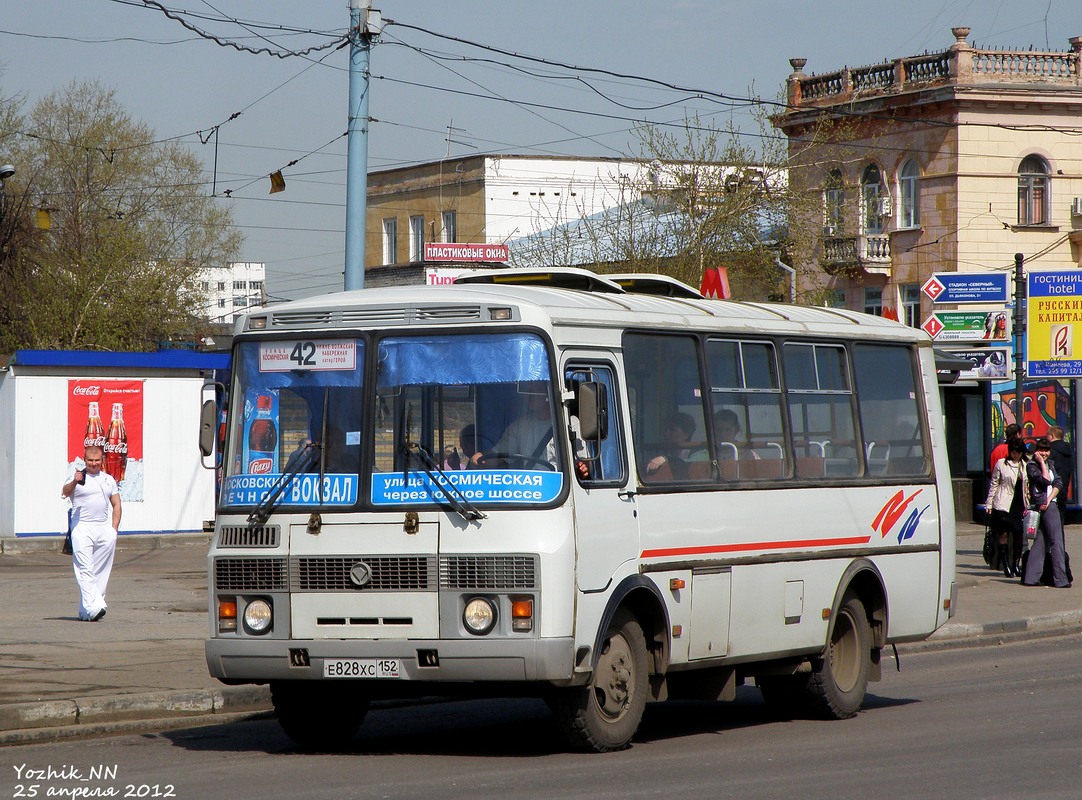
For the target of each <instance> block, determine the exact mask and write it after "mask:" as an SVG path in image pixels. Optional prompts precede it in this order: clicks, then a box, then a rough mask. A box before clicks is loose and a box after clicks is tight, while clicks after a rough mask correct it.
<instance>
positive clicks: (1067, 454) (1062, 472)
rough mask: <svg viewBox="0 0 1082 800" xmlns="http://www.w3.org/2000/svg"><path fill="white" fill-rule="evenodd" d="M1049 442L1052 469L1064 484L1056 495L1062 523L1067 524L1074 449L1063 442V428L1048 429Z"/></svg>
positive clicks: (1056, 426)
mask: <svg viewBox="0 0 1082 800" xmlns="http://www.w3.org/2000/svg"><path fill="white" fill-rule="evenodd" d="M1048 440H1049V441H1050V442H1051V443H1052V467H1053V469H1055V470H1056V474H1057V475H1059V479H1060V481H1062V482H1063V489H1062V490H1060V493H1059V494H1057V495H1056V506H1057V508H1059V518H1060V522H1062V523H1064V524H1066V521H1067V519H1066V514H1067V495H1068V493H1069V491H1070V488H1071V482H1072V480H1073V479H1074V448H1073V447H1071V446H1070V445H1069V444H1067V442H1065V441H1063V428H1061V427H1060V426H1059V425H1053V426H1052V427H1051V428H1049V429H1048Z"/></svg>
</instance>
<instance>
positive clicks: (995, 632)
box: [904, 610, 1082, 651]
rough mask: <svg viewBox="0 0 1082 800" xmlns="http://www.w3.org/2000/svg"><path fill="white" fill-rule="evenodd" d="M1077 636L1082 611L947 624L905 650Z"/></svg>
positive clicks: (937, 648)
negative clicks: (996, 620)
mask: <svg viewBox="0 0 1082 800" xmlns="http://www.w3.org/2000/svg"><path fill="white" fill-rule="evenodd" d="M1074 633H1082V610H1079V611H1064V612H1061V613H1058V614H1046V615H1042V616H1036V617H1025V618H1022V619H1013V620H1004V621H1002V622H985V623H953V622H948V623H947V624H946V625H944V626H943V627H942V628H940V629H939V630H938V631H936V632H935V633H933V634H932V635H931V636H929V637H928V638H927V639H925V640H924V641H923V642H913V643H911V644H906V645H904V649H905V650H909V651H918V650H947V649H950V648H957V647H979V646H982V645H987V644H989V643H990V641H1001V642H1009V641H1016V640H1022V639H1036V638H1040V637H1044V636H1068V635H1070V634H1074Z"/></svg>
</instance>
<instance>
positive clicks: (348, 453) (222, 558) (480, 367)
mask: <svg viewBox="0 0 1082 800" xmlns="http://www.w3.org/2000/svg"><path fill="white" fill-rule="evenodd" d="M232 364H233V366H232V383H231V386H230V387H229V398H230V402H229V409H228V418H227V423H226V433H225V435H224V440H225V441H224V447H223V475H222V487H221V497H220V503H219V508H218V514H217V520H216V524H215V536H214V541H213V544H212V548H211V551H210V554H209V584H210V591H209V596H210V603H209V605H210V607H209V612H210V637H209V638H208V640H207V642H206V656H207V663H208V665H209V669H210V672H211V674H212V675H214V676H215V677H216V678H218V679H220V680H221V681H223V682H225V683H228V684H243V683H261V684H262V683H269V685H270V690H271V694H272V697H273V701H274V706H275V709H276V711H277V715H278V718H279V721H280V723H281V725H282V727H283V728H284V730H285V732H286V733H287V734H288V735H289V736H290V737H291V738H292V739H294V740H295V741H296V742H297V743H299V744H300V745H302V746H314V747H328V746H335V745H341V744H343V743H344V742H347V741H348V740H349V739H350V738H351V737H352V736H353V735H354V734H355V733H356V731H357V730H358V728H359V726H360V724H361V722H362V720H363V718H364V715H365V712H366V710H367V708H368V704H369V702H370V701H371V700H372V699H377V698H378V699H382V698H392V697H399V696H406V695H413V696H416V695H440V696H452V695H458V694H467V695H474V696H480V695H487V696H492V695H497V696H510V695H523V694H531V695H539V696H543V697H544V698H545V699H546V700H547V702H548V703H549V705H550V707H551V708H552V709H553V711H554V712H555V714H556V715H557V718H558V720H559V721H560V727H561V729H562V730H564V731H565V732H566V735H567V737H568V739H569V740H570V742H571V744H572V745H574V746H576V747H579V748H582V749H587V750H593V751H607V750H613V749H618V748H622V747H625V746H627V744H628V743H629V742H630V740H631V738H632V737H633V736H634V734H635V731H636V729H637V727H638V725H639V722H640V719H641V717H642V714H643V708H644V705H645V704H646V703H647V702H650V701H661V700H666V699H669V698H708V699H718V700H727V699H733V698H734V697H735V694H736V688H737V687H738V686H740V685H742V684H744V683H745V682H746V681H748V680H749V679H754V682H755V684H756V685H757V686H758V687H759V689H760V690H761V692H762V695H763V697H764V699H765V701H766V702H767V703H768V704H770V705H771V706H774V707H775V708H776V709H778V710H779V711H781V712H782V713H786V714H809V713H810V714H814V715H818V716H824V717H828V718H846V717H850V716H852V715H854V714H856V713H857V711H858V710H859V708H860V706H861V704H862V702H863V698H864V695H865V690H866V687H867V684H868V682H869V681H875V680H879V679H880V671H881V661H880V656H881V653H882V651H883V649H884V648H885V647H887V646H888V645H892V644H894V643H897V642H907V641H917V640H921V639H924V638H926V637H927V636H929V635H930V634H931V633H932V632H933V631H935V630H936V629H937V628H938V627H940V626H941V625H943V624H944V623H945V622H946V621H947V620H948V618H949V617H950V615H951V614H952V613H953V608H954V603H953V598H954V593H955V584H954V568H955V540H954V537H955V531H954V513H953V506H952V493H951V484H950V475H949V472H948V467H947V461H946V450H945V448H944V443H943V420H942V412H941V409H940V401H939V394H938V389H937V381H936V369H935V363H934V359H933V352H932V347H931V341H930V340H929V339H928V337H927V336H926V335H925V334H923V333H921V332H920V331H917V330H915V329H912V328H908V327H905V326H903V325H900V324H898V323H897V322H892V321H889V320H885V319H882V318H879V317H875V316H870V315H866V314H860V313H854V312H849V311H840V310H829V309H818V308H804V307H799V306H790V305H770V304H761V303H741V302H729V301H717V300H705V299H703V298H702V297H701V296H700V295H699V294H698V292H696V291H695V290H693V289H691V288H689V287H687V286H685V285H683V284H680V283H677V282H675V281H671V280H668V279H663V278H659V277H657V276H636V275H622V276H599V275H594V274H592V273H589V272H585V271H582V270H552V271H549V272H545V271H536V270H493V271H483V272H481V271H479V272H476V273H471V274H469V275H466V276H463V277H461V278H459V280H458V281H457V282H456V283H455V284H454V285H453V286H450V287H438V288H437V287H414V286H411V287H402V288H386V289H366V290H363V291H357V292H344V293H336V294H332V295H328V296H324V297H318V298H312V299H308V300H302V301H297V302H292V303H289V304H285V305H280V306H276V307H271V308H267V309H261V310H259V311H256V312H252V313H250V314H248V315H247V316H246V317H244V318H243V319H242V320H241V321H239V322H238V323H237V329H236V336H235V340H234V347H233V361H232ZM204 413H205V414H206V415H207V416H206V417H205V419H204V433H205V434H208V433H209V435H210V437H211V438H212V437H213V430H214V428H215V427H216V426H215V424H214V418H213V405H212V404H208V405H207V407H205V409H204ZM201 446H202V447H203V449H204V452H205V453H209V452H210V451H211V450H212V449H213V442H211V441H207V436H206V435H205V436H204V441H203V442H201Z"/></svg>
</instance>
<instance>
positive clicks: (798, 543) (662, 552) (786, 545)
mask: <svg viewBox="0 0 1082 800" xmlns="http://www.w3.org/2000/svg"><path fill="white" fill-rule="evenodd" d="M871 539H872V537H871V536H847V537H840V538H837V539H792V540H790V541H787V542H743V543H737V544H711V545H704V546H702V547H663V548H658V549H657V550H643V551H642V555H641V556H640V558H664V557H666V556H705V555H711V554H715V553H740V552H745V551H747V550H789V549H800V550H804V549H807V548H809V547H841V546H843V545H856V544H867V543H868V542H870V541H871Z"/></svg>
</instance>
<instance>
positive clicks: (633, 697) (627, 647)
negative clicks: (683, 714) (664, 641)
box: [549, 611, 649, 753]
mask: <svg viewBox="0 0 1082 800" xmlns="http://www.w3.org/2000/svg"><path fill="white" fill-rule="evenodd" d="M648 672H649V666H648V659H647V654H646V637H645V636H644V635H643V632H642V628H641V627H640V626H639V623H638V622H637V621H636V620H635V618H634V617H633V616H631V614H629V613H628V612H626V611H618V612H617V613H616V615H615V616H614V617H613V620H612V622H611V623H610V624H609V628H608V631H607V632H606V634H605V639H604V642H603V643H602V645H601V652H600V654H599V655H598V658H597V666H596V667H595V668H594V674H593V677H592V678H591V679H590V683H589V685H588V686H585V687H582V688H576V689H559V690H557V691H556V692H555V693H554V694H552V695H551V696H550V697H549V705H550V707H551V708H552V710H553V711H554V712H555V714H556V717H557V719H558V720H559V723H560V726H561V729H562V731H563V733H564V736H565V737H566V738H567V740H568V741H569V742H570V744H571V745H572V746H573V747H575V748H577V749H581V750H589V751H593V752H595V753H606V752H609V751H612V750H621V749H623V748H624V747H627V745H628V743H629V742H630V741H631V737H632V736H634V735H635V731H637V730H638V728H639V723H640V722H641V721H642V714H643V710H644V709H645V707H646V693H647V691H648V686H649V684H648V679H649V675H648V674H647V673H648Z"/></svg>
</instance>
